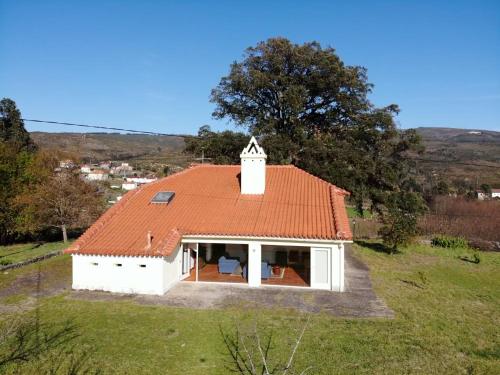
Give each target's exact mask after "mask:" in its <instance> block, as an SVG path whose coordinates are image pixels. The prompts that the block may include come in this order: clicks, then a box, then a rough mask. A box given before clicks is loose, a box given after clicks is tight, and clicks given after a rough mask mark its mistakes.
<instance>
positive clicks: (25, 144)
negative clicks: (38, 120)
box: [0, 98, 36, 152]
mask: <svg viewBox="0 0 500 375" xmlns="http://www.w3.org/2000/svg"><path fill="white" fill-rule="evenodd" d="M0 141H2V142H8V143H9V144H10V145H11V146H13V147H16V148H17V149H18V150H22V151H30V152H33V151H35V150H36V146H35V143H34V142H33V140H32V139H31V137H30V134H29V133H28V131H27V130H26V129H25V127H24V121H23V120H22V117H21V112H20V111H19V110H18V109H17V106H16V103H15V102H14V101H13V100H12V99H8V98H3V99H2V100H0Z"/></svg>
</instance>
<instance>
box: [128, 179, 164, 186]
mask: <svg viewBox="0 0 500 375" xmlns="http://www.w3.org/2000/svg"><path fill="white" fill-rule="evenodd" d="M126 180H127V182H133V183H136V184H137V185H144V184H149V183H151V182H154V181H156V180H157V179H156V178H146V177H127V178H126Z"/></svg>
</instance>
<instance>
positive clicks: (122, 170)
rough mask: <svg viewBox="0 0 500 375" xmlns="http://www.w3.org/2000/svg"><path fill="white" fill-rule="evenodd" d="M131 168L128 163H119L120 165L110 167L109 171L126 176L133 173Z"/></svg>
mask: <svg viewBox="0 0 500 375" xmlns="http://www.w3.org/2000/svg"><path fill="white" fill-rule="evenodd" d="M133 170H134V168H132V167H131V166H130V165H129V164H128V163H121V165H119V166H116V167H113V168H111V170H110V173H111V174H113V175H120V176H128V175H131V174H132V173H133Z"/></svg>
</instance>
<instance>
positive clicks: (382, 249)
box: [354, 240, 401, 255]
mask: <svg viewBox="0 0 500 375" xmlns="http://www.w3.org/2000/svg"><path fill="white" fill-rule="evenodd" d="M354 242H355V243H356V244H358V245H359V246H363V247H366V248H368V249H370V250H373V251H375V252H377V253H384V254H390V255H394V254H400V253H401V252H400V251H399V250H397V249H396V250H394V249H391V248H390V247H387V246H385V245H384V244H383V243H381V242H369V241H363V240H355V241H354Z"/></svg>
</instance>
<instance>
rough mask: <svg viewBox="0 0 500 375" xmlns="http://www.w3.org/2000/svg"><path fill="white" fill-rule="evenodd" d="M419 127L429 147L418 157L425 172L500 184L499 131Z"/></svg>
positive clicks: (439, 175)
mask: <svg viewBox="0 0 500 375" xmlns="http://www.w3.org/2000/svg"><path fill="white" fill-rule="evenodd" d="M416 130H417V132H418V133H419V134H420V136H421V137H422V140H423V143H424V145H425V149H426V150H425V153H424V154H423V155H421V156H418V157H417V159H418V160H419V166H420V168H421V169H422V170H423V171H424V172H425V173H431V174H432V175H434V176H435V177H436V178H438V179H439V178H444V179H447V180H453V179H461V180H467V181H470V182H472V183H473V184H474V185H475V184H476V182H477V184H478V185H480V184H483V183H487V184H490V185H492V186H498V187H500V132H495V131H491V130H471V129H456V128H428V127H421V128H417V129H416Z"/></svg>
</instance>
